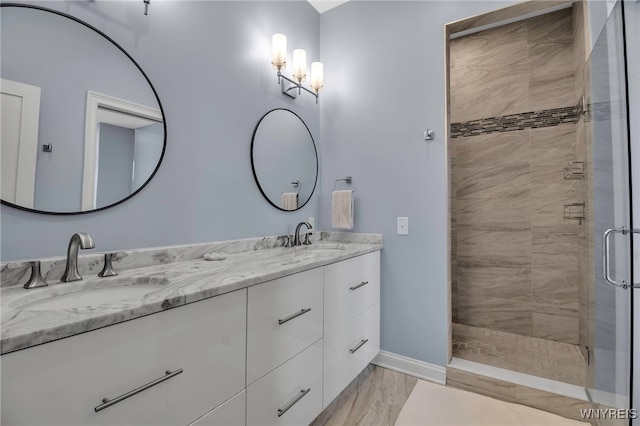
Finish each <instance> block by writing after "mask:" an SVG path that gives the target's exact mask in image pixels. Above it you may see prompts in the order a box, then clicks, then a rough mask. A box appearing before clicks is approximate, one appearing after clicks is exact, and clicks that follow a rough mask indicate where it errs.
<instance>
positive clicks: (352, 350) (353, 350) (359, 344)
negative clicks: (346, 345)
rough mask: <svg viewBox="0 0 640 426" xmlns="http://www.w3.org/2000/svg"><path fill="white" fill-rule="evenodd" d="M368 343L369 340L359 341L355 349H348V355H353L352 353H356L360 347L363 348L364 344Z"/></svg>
mask: <svg viewBox="0 0 640 426" xmlns="http://www.w3.org/2000/svg"><path fill="white" fill-rule="evenodd" d="M368 341H369V339H362V340H360V343H358V344H357V345H356V346H355V347H353V348H351V349H349V353H350V354H354V353H356V351H357V350H358V349H360V348H361V347H363V346H364V344H365V343H367V342H368Z"/></svg>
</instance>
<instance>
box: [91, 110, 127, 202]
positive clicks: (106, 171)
mask: <svg viewBox="0 0 640 426" xmlns="http://www.w3.org/2000/svg"><path fill="white" fill-rule="evenodd" d="M98 126H99V133H100V141H99V148H98V150H99V154H98V185H97V191H96V192H97V195H96V199H97V202H96V205H98V206H108V205H109V204H113V203H116V202H118V201H120V200H122V199H123V198H127V197H128V196H129V194H131V175H132V174H133V152H134V148H135V143H136V142H135V131H134V130H133V129H127V128H124V127H118V126H113V125H111V124H106V123H100V124H99V125H98Z"/></svg>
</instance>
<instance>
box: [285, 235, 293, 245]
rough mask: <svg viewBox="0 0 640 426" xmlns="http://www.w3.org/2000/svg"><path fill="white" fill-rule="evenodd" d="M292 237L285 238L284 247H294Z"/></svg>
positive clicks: (286, 236)
mask: <svg viewBox="0 0 640 426" xmlns="http://www.w3.org/2000/svg"><path fill="white" fill-rule="evenodd" d="M292 237H293V236H292V235H289V234H287V235H285V236H284V240H285V243H284V245H283V247H293V244H292V242H293V241H291V240H293V238H292Z"/></svg>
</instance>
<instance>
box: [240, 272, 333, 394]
mask: <svg viewBox="0 0 640 426" xmlns="http://www.w3.org/2000/svg"><path fill="white" fill-rule="evenodd" d="M322 277H323V271H322V268H316V269H311V270H309V271H305V272H300V273H298V274H294V275H289V276H287V277H284V278H279V279H277V280H273V281H269V282H266V283H262V284H260V285H257V286H253V287H250V288H249V294H248V296H247V297H248V298H247V385H250V384H251V383H253V382H255V381H256V380H257V379H259V378H260V377H262V376H264V375H265V374H267V373H268V372H269V371H271V370H273V369H274V368H276V367H278V366H279V365H281V364H283V363H284V362H285V361H287V360H288V359H290V358H292V357H293V356H294V355H296V354H298V353H300V352H302V351H303V350H304V349H306V348H307V347H309V346H311V345H312V344H313V343H315V342H317V341H318V340H319V339H321V338H322V309H323V306H322V292H323V290H322V282H323V281H322Z"/></svg>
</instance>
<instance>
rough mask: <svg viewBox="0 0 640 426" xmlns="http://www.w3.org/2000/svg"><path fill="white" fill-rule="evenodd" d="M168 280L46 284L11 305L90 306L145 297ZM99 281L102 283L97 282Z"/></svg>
mask: <svg viewBox="0 0 640 426" xmlns="http://www.w3.org/2000/svg"><path fill="white" fill-rule="evenodd" d="M168 282H169V280H167V279H166V278H163V279H151V280H149V279H145V280H144V282H138V281H134V280H119V281H117V282H114V283H110V285H105V286H101V287H97V286H96V287H89V288H87V287H86V285H85V286H84V287H83V284H78V283H74V284H73V285H71V286H70V287H69V288H64V289H58V288H56V286H57V285H56V286H52V287H47V288H46V289H43V290H41V291H40V292H39V293H37V294H32V295H25V296H24V297H22V298H20V299H17V300H15V301H14V303H12V305H13V307H15V308H18V309H23V310H28V311H51V310H57V309H90V308H92V307H95V306H100V305H104V304H108V303H113V302H118V301H123V300H126V299H131V298H139V297H144V296H146V295H148V294H150V293H152V292H154V291H157V290H161V289H163V288H165V287H166V285H167V284H168ZM100 284H101V283H100Z"/></svg>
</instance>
